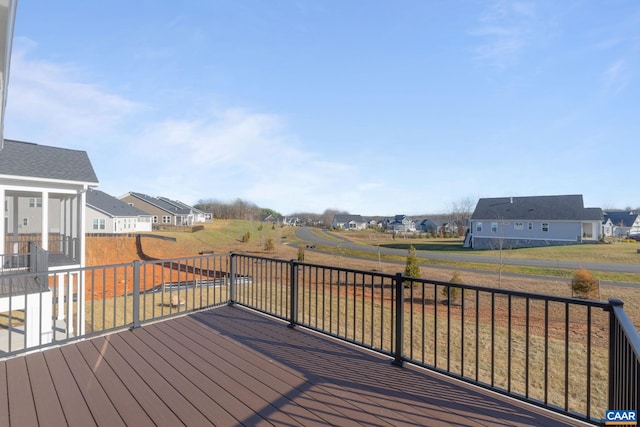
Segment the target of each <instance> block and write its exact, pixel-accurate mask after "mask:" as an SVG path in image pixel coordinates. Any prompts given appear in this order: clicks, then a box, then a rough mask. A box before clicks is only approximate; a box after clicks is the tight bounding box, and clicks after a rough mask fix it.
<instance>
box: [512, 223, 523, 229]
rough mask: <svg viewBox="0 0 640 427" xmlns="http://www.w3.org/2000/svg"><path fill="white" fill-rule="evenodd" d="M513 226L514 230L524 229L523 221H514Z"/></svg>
mask: <svg viewBox="0 0 640 427" xmlns="http://www.w3.org/2000/svg"><path fill="white" fill-rule="evenodd" d="M513 228H514V229H515V230H524V223H523V222H514V223H513Z"/></svg>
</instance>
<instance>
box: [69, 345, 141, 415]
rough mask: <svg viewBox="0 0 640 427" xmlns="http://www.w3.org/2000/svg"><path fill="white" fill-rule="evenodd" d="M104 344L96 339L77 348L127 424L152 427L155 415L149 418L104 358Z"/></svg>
mask: <svg viewBox="0 0 640 427" xmlns="http://www.w3.org/2000/svg"><path fill="white" fill-rule="evenodd" d="M104 343H105V340H104V339H95V340H91V341H86V342H82V343H79V344H78V346H77V347H78V350H79V351H80V353H81V354H82V356H83V357H84V359H85V360H86V362H87V364H88V365H89V366H91V367H92V372H93V374H94V375H95V377H96V380H97V381H98V382H99V383H100V385H101V386H102V388H103V389H104V391H105V393H107V395H108V396H109V397H110V399H111V400H112V402H113V405H114V407H115V408H116V409H117V410H118V413H119V414H120V416H121V417H122V419H123V421H124V422H125V424H127V425H136V426H140V427H142V426H145V425H148V426H152V425H153V422H152V421H151V417H152V416H153V414H149V416H147V414H146V413H145V412H144V410H143V409H142V407H141V406H140V404H139V403H138V401H137V399H136V398H135V396H134V395H133V394H132V393H131V392H130V391H129V389H127V387H126V386H125V385H124V383H123V382H122V380H121V378H120V376H119V375H118V374H117V373H116V372H115V371H114V370H113V368H112V367H111V365H110V364H109V362H108V361H107V360H106V359H105V358H104V354H101V351H104V350H105V345H104Z"/></svg>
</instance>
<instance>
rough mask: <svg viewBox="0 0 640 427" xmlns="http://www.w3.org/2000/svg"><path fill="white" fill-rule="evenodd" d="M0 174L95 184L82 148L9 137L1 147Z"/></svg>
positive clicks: (94, 176) (95, 181) (94, 174)
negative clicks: (41, 143) (67, 147)
mask: <svg viewBox="0 0 640 427" xmlns="http://www.w3.org/2000/svg"><path fill="white" fill-rule="evenodd" d="M0 175H10V176H18V177H34V178H42V179H52V180H59V181H71V182H81V183H85V184H98V178H97V176H96V173H95V171H94V170H93V166H92V165H91V161H90V160H89V156H88V155H87V153H86V152H85V151H79V150H69V149H66V148H59V147H50V146H46V145H38V144H32V143H29V142H20V141H12V140H8V139H6V140H5V141H4V146H3V148H2V150H0Z"/></svg>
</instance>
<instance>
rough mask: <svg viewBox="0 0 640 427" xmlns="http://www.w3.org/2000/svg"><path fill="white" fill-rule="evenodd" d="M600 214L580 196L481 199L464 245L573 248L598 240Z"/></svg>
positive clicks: (598, 210) (480, 247) (600, 211)
mask: <svg viewBox="0 0 640 427" xmlns="http://www.w3.org/2000/svg"><path fill="white" fill-rule="evenodd" d="M601 225H602V210H601V209H600V208H585V207H584V203H583V200H582V195H561V196H532V197H498V198H486V199H480V200H479V201H478V204H477V205H476V209H475V211H474V212H473V214H472V215H471V228H470V232H469V235H468V236H467V238H466V239H465V244H469V245H471V246H472V247H473V248H474V249H492V248H493V249H495V248H498V247H502V248H522V247H536V246H555V245H575V244H580V243H588V242H596V241H598V238H599V237H600V233H601Z"/></svg>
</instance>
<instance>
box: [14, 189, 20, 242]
mask: <svg viewBox="0 0 640 427" xmlns="http://www.w3.org/2000/svg"><path fill="white" fill-rule="evenodd" d="M18 201H19V199H18V196H13V253H14V254H17V253H18V248H19V246H18V224H19V221H20V219H19V218H18Z"/></svg>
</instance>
